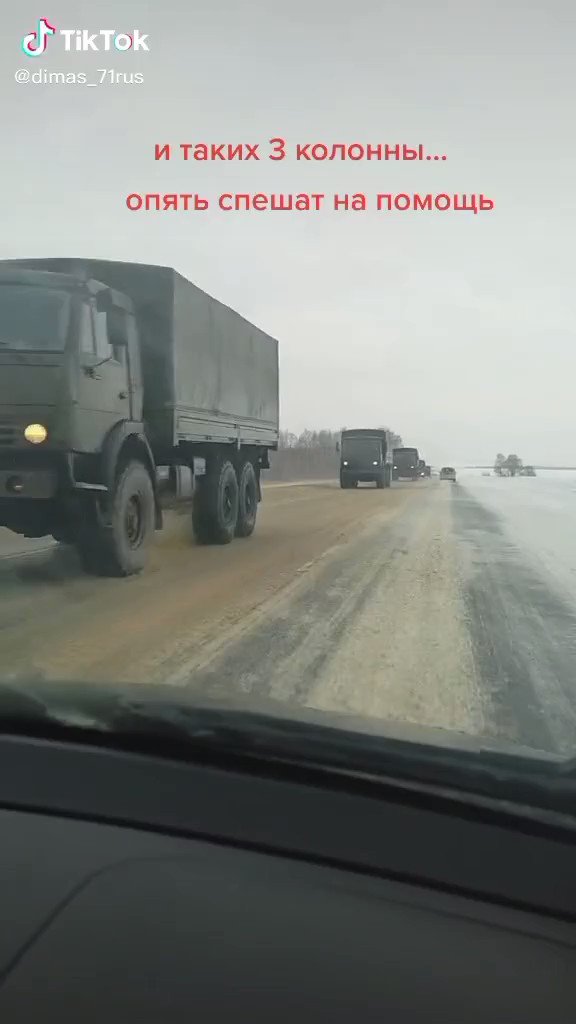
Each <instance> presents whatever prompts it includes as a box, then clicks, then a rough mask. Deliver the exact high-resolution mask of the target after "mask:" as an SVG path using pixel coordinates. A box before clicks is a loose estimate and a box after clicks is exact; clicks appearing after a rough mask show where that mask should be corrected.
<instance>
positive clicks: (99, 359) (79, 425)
mask: <svg viewBox="0 0 576 1024" xmlns="http://www.w3.org/2000/svg"><path fill="white" fill-rule="evenodd" d="M278 410H279V388H278V343H277V341H276V340H275V339H274V338H272V337H270V336H269V335H267V334H265V333H264V332H263V331H261V330H259V329H258V328H257V327H254V325H253V324H250V323H249V322H248V321H247V320H245V319H244V318H243V317H241V316H240V315H239V314H238V313H235V312H234V311H233V310H231V309H230V308H229V307H227V306H224V305H223V304H222V303H220V302H218V301H217V300H216V299H213V298H212V297H211V296H209V295H207V294H206V293H205V292H203V291H201V290H200V289H199V288H197V287H196V286H195V285H194V284H192V283H191V282H190V281H188V280H186V279H185V278H184V277H182V276H181V275H180V274H178V273H177V272H176V271H174V270H172V269H170V268H169V267H160V266H151V265H144V264H137V263H119V262H111V261H108V260H89V259H78V258H73V259H64V258H62V259H30V260H3V261H0V526H2V527H7V528H8V529H9V530H12V531H13V532H15V533H18V534H21V535H23V536H25V537H43V536H52V537H54V538H55V539H56V540H57V541H59V542H61V543H64V544H73V545H75V546H76V548H77V549H78V552H79V554H80V557H81V560H82V563H83V565H84V568H85V569H86V571H88V572H90V573H94V574H97V575H104V576H130V575H132V574H134V573H137V572H140V571H141V570H142V569H143V568H144V565H145V564H146V557H147V552H148V548H149V545H150V542H151V540H152V537H153V534H154V531H155V530H159V529H161V528H162V524H163V512H164V510H165V508H166V507H167V506H170V505H173V504H175V503H176V502H178V501H182V502H189V503H190V505H191V509H192V525H193V529H194V533H195V535H196V538H197V540H198V542H199V543H201V544H228V543H230V542H231V541H232V540H233V539H234V537H248V536H250V534H251V533H252V532H253V530H254V527H255V523H256V514H257V509H258V504H259V502H260V501H261V499H262V490H261V474H262V471H263V470H266V469H268V468H269V465H270V464H269V453H270V452H271V451H275V450H276V449H277V448H278V438H279V416H278ZM339 449H340V485H341V487H342V488H355V487H357V486H358V484H359V483H360V482H373V483H375V484H376V487H377V488H385V487H390V483H391V480H392V479H395V480H400V479H405V478H407V479H413V480H415V479H417V478H418V477H419V476H429V475H430V467H429V466H427V465H426V463H425V462H424V460H423V459H420V458H419V454H418V450H417V449H416V448H394V449H393V450H392V448H391V446H390V444H389V437H388V432H387V431H386V430H380V429H379V430H376V429H370V428H358V429H356V430H344V431H343V432H342V437H341V443H340V445H339Z"/></svg>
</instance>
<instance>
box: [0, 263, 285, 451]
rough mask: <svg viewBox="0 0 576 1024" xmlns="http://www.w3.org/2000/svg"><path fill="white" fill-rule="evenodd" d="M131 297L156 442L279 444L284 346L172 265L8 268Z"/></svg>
mask: <svg viewBox="0 0 576 1024" xmlns="http://www.w3.org/2000/svg"><path fill="white" fill-rule="evenodd" d="M1 267H6V268H7V269H8V268H9V267H14V268H17V267H19V268H23V269H25V268H27V269H30V270H38V271H41V270H43V271H51V272H53V273H55V274H69V275H72V276H73V277H75V278H79V279H81V280H83V281H86V282H89V281H93V282H100V283H102V284H104V285H106V286H108V287H109V288H112V289H114V290H116V291H118V292H121V293H123V294H125V295H127V296H128V297H129V298H130V299H131V301H132V303H133V306H134V311H135V314H136V319H137V322H138V327H139V331H140V337H141V357H142V371H143V378H144V417H145V420H146V423H147V426H148V428H149V430H150V431H151V434H152V439H153V440H154V441H155V442H156V443H157V444H158V445H161V446H166V447H172V446H173V445H176V444H178V443H179V442H180V441H197V442H203V441H210V442H212V441H221V442H227V441H242V442H243V443H245V444H254V445H265V446H266V447H268V448H276V447H277V446H278V427H279V402H278V342H277V341H276V339H274V338H272V337H270V336H269V335H267V334H265V333H264V332H263V331H261V330H260V329H259V328H258V327H255V326H254V325H253V324H251V323H249V322H248V321H247V320H245V319H244V317H242V316H240V314H239V313H236V312H234V310H232V309H230V308H229V307H228V306H225V305H223V303H221V302H219V301H218V300H217V299H213V298H212V297H211V296H210V295H208V294H206V292H203V291H202V290H201V289H200V288H197V287H196V285H194V284H192V283H191V282H190V281H188V280H187V279H186V278H184V277H182V276H181V275H180V274H178V273H177V272H176V271H175V270H173V269H171V268H170V267H160V266H152V265H147V264H139V263H120V262H113V261H108V260H90V259H64V258H62V259H37V260H35V259H32V260H6V261H0V268H1Z"/></svg>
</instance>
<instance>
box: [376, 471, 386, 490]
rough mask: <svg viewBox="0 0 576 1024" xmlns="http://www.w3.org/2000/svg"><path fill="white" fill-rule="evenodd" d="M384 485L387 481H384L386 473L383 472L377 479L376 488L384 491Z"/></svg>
mask: <svg viewBox="0 0 576 1024" xmlns="http://www.w3.org/2000/svg"><path fill="white" fill-rule="evenodd" d="M384 487H385V483H384V473H382V474H381V475H380V476H379V477H378V478H377V480H376V489H377V490H378V491H383V490H384Z"/></svg>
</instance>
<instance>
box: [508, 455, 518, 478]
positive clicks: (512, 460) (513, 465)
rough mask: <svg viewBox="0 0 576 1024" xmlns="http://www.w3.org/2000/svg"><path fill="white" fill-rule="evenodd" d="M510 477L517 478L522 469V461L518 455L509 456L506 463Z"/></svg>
mask: <svg viewBox="0 0 576 1024" xmlns="http://www.w3.org/2000/svg"><path fill="white" fill-rule="evenodd" d="M504 466H505V468H506V469H507V470H508V472H509V474H510V476H516V475H517V474H518V473H519V472H520V470H521V468H522V459H521V458H519V456H518V455H509V456H508V458H507V459H506V461H505V463H504Z"/></svg>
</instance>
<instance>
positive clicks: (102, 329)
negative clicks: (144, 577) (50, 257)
mask: <svg viewBox="0 0 576 1024" xmlns="http://www.w3.org/2000/svg"><path fill="white" fill-rule="evenodd" d="M0 367H1V369H0V525H2V526H8V527H9V528H10V529H13V530H15V531H16V532H18V533H22V534H24V535H25V536H44V535H45V534H50V533H52V534H54V536H57V537H60V536H64V535H65V534H66V533H67V532H68V529H70V530H71V529H72V519H73V507H72V506H73V502H71V501H69V502H68V503H66V501H63V504H60V499H61V498H63V495H64V494H67V496H68V497H69V498H71V497H72V495H73V494H74V493H75V492H78V493H79V492H80V491H89V490H91V489H96V490H97V489H98V487H99V486H104V483H103V481H102V480H101V476H102V465H101V462H102V453H103V450H104V448H105V442H106V438H107V437H108V436H109V435H110V432H111V431H112V430H113V428H114V427H115V426H116V425H117V424H118V423H121V422H126V421H127V422H137V423H140V424H141V421H142V382H141V370H140V355H139V345H138V337H137V328H136V322H135V318H134V311H133V308H132V305H131V302H130V300H129V299H128V298H127V297H126V296H123V295H121V294H120V293H115V292H113V291H112V290H111V289H109V288H106V287H105V286H103V285H101V284H99V283H98V282H96V281H90V280H87V281H82V280H79V279H78V278H77V277H74V276H73V275H70V274H64V273H54V272H47V271H42V270H26V269H19V268H16V267H14V268H6V269H4V268H0ZM66 504H68V511H67V512H66V511H65V508H64V506H65V505H66Z"/></svg>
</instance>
